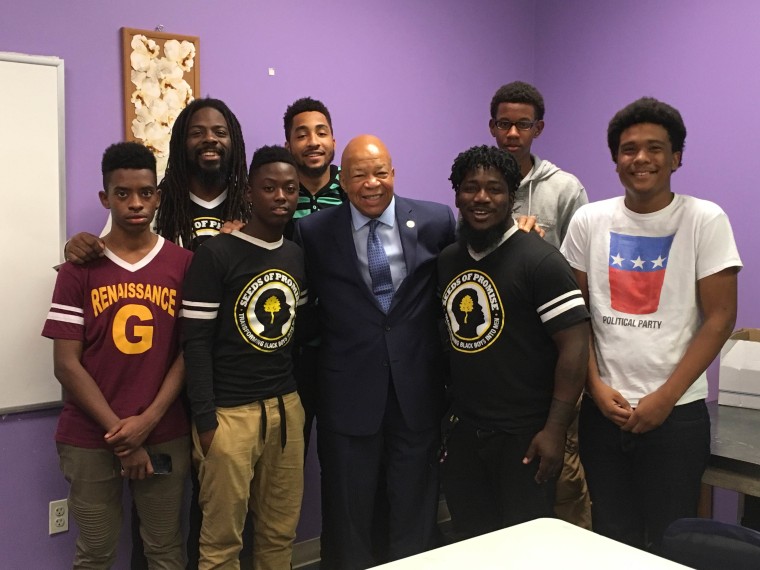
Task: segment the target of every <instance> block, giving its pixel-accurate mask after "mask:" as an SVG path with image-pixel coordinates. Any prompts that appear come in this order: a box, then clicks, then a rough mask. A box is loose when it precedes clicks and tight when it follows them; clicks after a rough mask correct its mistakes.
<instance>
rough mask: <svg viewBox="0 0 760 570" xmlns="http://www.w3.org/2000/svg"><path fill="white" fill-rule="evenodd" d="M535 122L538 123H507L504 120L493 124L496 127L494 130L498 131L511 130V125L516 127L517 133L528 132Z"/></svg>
mask: <svg viewBox="0 0 760 570" xmlns="http://www.w3.org/2000/svg"><path fill="white" fill-rule="evenodd" d="M537 122H538V121H507V120H506V119H505V120H501V121H496V122H494V125H496V128H497V129H499V130H500V131H508V130H509V129H511V128H512V125H514V126H515V127H517V130H518V131H529V130H530V129H532V128H533V125H535V124H536V123H537Z"/></svg>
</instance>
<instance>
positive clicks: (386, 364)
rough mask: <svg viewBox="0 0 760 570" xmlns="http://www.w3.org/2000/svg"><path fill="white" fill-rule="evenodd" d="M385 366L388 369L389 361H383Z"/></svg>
mask: <svg viewBox="0 0 760 570" xmlns="http://www.w3.org/2000/svg"><path fill="white" fill-rule="evenodd" d="M383 366H385V367H386V368H387V367H388V361H387V360H383Z"/></svg>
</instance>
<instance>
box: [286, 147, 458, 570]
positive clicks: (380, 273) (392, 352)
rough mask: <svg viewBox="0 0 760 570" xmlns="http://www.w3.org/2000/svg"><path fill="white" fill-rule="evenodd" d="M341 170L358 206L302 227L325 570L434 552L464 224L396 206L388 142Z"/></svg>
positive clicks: (416, 204)
mask: <svg viewBox="0 0 760 570" xmlns="http://www.w3.org/2000/svg"><path fill="white" fill-rule="evenodd" d="M341 165H342V173H341V180H340V181H341V186H342V187H343V189H344V190H345V191H346V194H347V196H348V202H346V203H345V204H343V205H342V206H339V207H336V208H332V209H329V210H324V211H322V212H318V213H317V214H315V215H312V216H308V217H307V218H304V219H303V220H301V221H300V223H299V224H298V226H297V227H296V236H295V239H296V241H298V242H299V243H301V244H302V246H303V248H304V253H305V258H306V265H307V278H308V282H309V289H310V293H311V295H313V296H315V297H316V298H318V309H319V319H320V324H321V334H322V346H321V351H320V364H319V381H320V401H319V405H318V409H317V422H318V424H317V425H318V435H317V445H318V451H319V458H320V463H321V466H322V512H323V514H322V525H323V544H322V567H324V568H335V569H340V570H348V569H358V568H367V567H369V566H374V565H376V564H378V563H381V562H383V561H384V560H385V559H396V558H401V557H404V556H409V555H412V554H415V553H418V552H421V551H423V550H426V549H428V548H430V547H432V546H434V537H435V523H436V504H437V498H438V477H437V466H436V465H437V461H436V450H437V446H438V439H439V438H438V435H439V422H440V418H441V414H442V411H443V408H442V406H443V395H444V374H445V360H444V358H443V357H442V343H441V340H440V334H439V328H438V324H439V319H440V316H441V309H440V305H439V302H438V300H437V299H436V295H435V292H436V282H435V260H436V257H437V256H438V254H439V252H440V251H441V250H442V249H443V248H444V247H445V246H447V245H448V244H450V243H452V242H453V241H454V231H455V220H454V217H453V214H452V213H451V210H450V209H449V208H448V207H447V206H443V205H441V204H435V203H432V202H423V201H418V200H409V199H405V198H402V197H400V196H394V191H393V178H394V170H393V166H392V163H391V157H390V154H389V153H388V149H387V148H386V147H385V145H384V144H383V142H382V141H381V140H380V139H378V138H377V137H374V136H371V135H361V136H359V137H356V138H355V139H353V140H351V141H350V142H349V143H348V145H347V146H346V148H345V151H344V152H343V157H342V162H341ZM383 482H384V484H383ZM379 489H380V490H382V491H383V493H384V495H385V497H383V499H384V500H382V501H378V500H377V498H378V490H379ZM379 504H383V505H384V507H385V508H380V507H378V505H379ZM386 508H387V512H386ZM386 514H387V517H388V518H387V533H383V534H387V536H382V537H380V541H379V542H382V543H383V544H377V542H378V538H379V537H378V533H377V532H374V531H373V526H374V527H375V528H376V526H377V523H378V521H380V520H383V519H384V517H385V516H386ZM373 541H374V544H373Z"/></svg>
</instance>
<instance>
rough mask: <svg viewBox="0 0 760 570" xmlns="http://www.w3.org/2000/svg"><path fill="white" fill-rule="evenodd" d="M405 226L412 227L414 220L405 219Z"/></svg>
mask: <svg viewBox="0 0 760 570" xmlns="http://www.w3.org/2000/svg"><path fill="white" fill-rule="evenodd" d="M406 227H407V228H413V227H414V220H407V222H406Z"/></svg>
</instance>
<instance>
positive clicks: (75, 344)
mask: <svg viewBox="0 0 760 570" xmlns="http://www.w3.org/2000/svg"><path fill="white" fill-rule="evenodd" d="M102 172H103V188H104V190H103V191H101V192H100V201H101V203H102V204H103V207H105V208H106V209H109V210H110V211H111V216H112V219H113V226H112V228H111V231H110V233H108V234H107V235H106V236H105V237H104V238H103V241H104V243H105V248H106V249H105V255H104V257H102V258H100V259H97V260H96V261H93V262H91V263H89V264H87V265H74V264H72V263H65V264H64V265H63V266H61V269H60V272H59V274H58V278H57V281H56V286H55V292H54V293H53V302H52V305H51V309H50V312H49V313H48V317H47V320H46V322H45V326H44V329H43V331H42V334H43V336H46V337H49V338H52V339H54V363H55V375H56V378H58V380H59V381H60V383H61V385H62V386H63V387H64V389H65V391H66V398H65V404H64V408H63V411H62V412H61V416H60V418H59V421H58V428H57V430H56V435H55V438H56V444H57V448H58V454H59V456H60V464H61V469H62V471H63V473H64V476H65V477H66V479H67V480H68V481H69V483H70V484H71V488H70V491H69V506H70V508H71V512H72V514H73V516H74V519H75V520H76V522H77V525H78V526H79V529H80V533H79V537H78V538H77V544H76V555H75V558H74V568H80V567H82V568H83V567H87V568H91V567H98V568H108V567H110V566H111V565H112V564H113V562H114V560H115V557H116V547H117V543H118V537H119V530H120V526H121V516H122V512H121V511H122V508H121V504H122V502H121V491H122V478H126V479H129V480H130V487H131V490H132V493H133V496H134V500H135V502H136V504H137V509H138V512H139V514H140V520H141V534H142V536H143V540H144V543H145V554H146V556H147V558H148V560H149V561H150V562H151V566H153V565H155V566H156V567H161V568H177V569H179V568H184V560H183V558H184V556H183V549H182V534H181V528H180V510H181V506H182V495H183V490H184V482H185V478H186V476H187V471H188V468H189V459H190V453H189V451H190V439H189V436H188V434H189V425H188V420H187V416H186V413H185V411H184V410H183V409H182V404H181V402H180V401H179V400H178V399H177V396H178V395H179V393H180V391H181V389H182V382H183V376H184V363H183V359H182V356H181V354H180V353H179V348H178V334H177V333H178V328H177V316H178V313H179V309H180V307H181V302H182V282H183V279H184V275H185V271H186V270H187V267H188V266H189V264H190V259H191V257H192V254H191V253H190V252H189V251H187V250H184V249H182V248H180V247H178V246H176V245H174V244H173V243H171V242H169V241H167V240H164V238H162V237H160V236H158V235H156V234H154V233H152V232H151V231H150V225H151V222H152V220H153V216H154V214H155V211H156V208H157V207H158V205H159V202H160V194H159V191H158V190H157V188H156V161H155V158H154V156H153V154H152V153H151V152H150V151H149V150H148V149H146V148H145V147H143V146H142V145H139V144H136V143H119V144H115V145H112V146H110V147H109V148H108V149H106V151H105V153H104V155H103V161H102ZM160 455H163V456H166V455H168V456H169V457H170V458H171V467H170V468H169V469H166V466H163V467H164V469H166V470H168V471H170V472H169V473H167V474H160V475H159V474H154V470H155V469H154V468H157V467H158V465H155V466H154V465H153V462H154V461H156V462H157V460H156V457H157V456H160ZM163 459H166V458H165V457H164V458H163Z"/></svg>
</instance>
